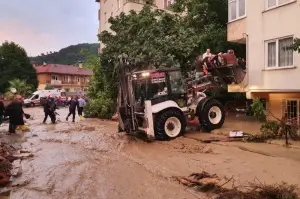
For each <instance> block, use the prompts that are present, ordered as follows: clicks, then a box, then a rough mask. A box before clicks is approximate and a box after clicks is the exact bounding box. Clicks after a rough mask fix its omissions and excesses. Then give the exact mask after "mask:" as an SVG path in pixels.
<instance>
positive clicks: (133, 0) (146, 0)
mask: <svg viewBox="0 0 300 199" xmlns="http://www.w3.org/2000/svg"><path fill="white" fill-rule="evenodd" d="M126 3H138V4H143V5H145V4H148V5H155V0H125V1H124V4H126Z"/></svg>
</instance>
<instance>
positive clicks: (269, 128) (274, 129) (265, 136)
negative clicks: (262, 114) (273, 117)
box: [247, 121, 283, 142]
mask: <svg viewBox="0 0 300 199" xmlns="http://www.w3.org/2000/svg"><path fill="white" fill-rule="evenodd" d="M282 136H283V134H282V131H281V129H280V123H279V122H277V121H266V122H265V123H263V124H262V125H261V127H260V134H256V135H250V136H249V137H248V138H247V141H249V142H265V141H267V140H271V139H278V138H281V137H282Z"/></svg>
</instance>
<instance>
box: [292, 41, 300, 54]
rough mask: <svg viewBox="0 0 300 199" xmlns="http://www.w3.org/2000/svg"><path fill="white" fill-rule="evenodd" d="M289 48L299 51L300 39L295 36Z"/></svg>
mask: <svg viewBox="0 0 300 199" xmlns="http://www.w3.org/2000/svg"><path fill="white" fill-rule="evenodd" d="M291 48H292V49H293V50H294V51H297V52H298V53H300V39H299V38H295V39H294V43H293V45H292V46H291Z"/></svg>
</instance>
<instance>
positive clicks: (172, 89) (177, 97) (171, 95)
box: [132, 68, 187, 111]
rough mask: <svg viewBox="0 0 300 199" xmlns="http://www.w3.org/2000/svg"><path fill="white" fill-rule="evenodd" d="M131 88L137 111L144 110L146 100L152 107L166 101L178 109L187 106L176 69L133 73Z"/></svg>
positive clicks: (179, 75) (181, 81) (182, 85)
mask: <svg viewBox="0 0 300 199" xmlns="http://www.w3.org/2000/svg"><path fill="white" fill-rule="evenodd" d="M132 86H133V92H134V96H135V101H136V103H137V104H138V105H137V106H136V108H138V109H139V111H142V110H144V108H145V101H146V100H150V101H151V104H152V105H155V104H159V103H161V102H164V101H168V100H172V101H174V102H176V103H177V104H178V106H179V107H186V105H187V96H186V87H185V83H184V80H183V78H182V75H181V71H180V69H178V68H169V69H157V70H147V71H139V72H134V73H133V75H132Z"/></svg>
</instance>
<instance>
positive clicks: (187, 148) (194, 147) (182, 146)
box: [173, 143, 213, 154]
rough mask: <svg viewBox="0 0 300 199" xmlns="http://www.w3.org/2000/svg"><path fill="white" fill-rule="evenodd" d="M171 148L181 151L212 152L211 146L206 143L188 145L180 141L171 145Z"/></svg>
mask: <svg viewBox="0 0 300 199" xmlns="http://www.w3.org/2000/svg"><path fill="white" fill-rule="evenodd" d="M173 148H174V149H175V150H177V151H178V152H181V153H190V154H194V153H213V150H212V148H211V147H209V146H207V145H188V144H184V143H180V144H178V145H175V146H173Z"/></svg>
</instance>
